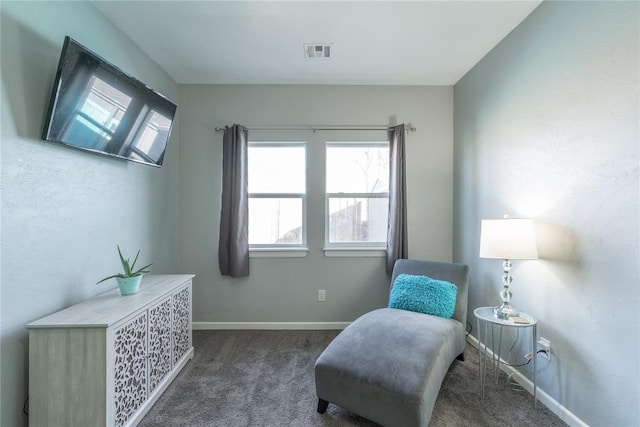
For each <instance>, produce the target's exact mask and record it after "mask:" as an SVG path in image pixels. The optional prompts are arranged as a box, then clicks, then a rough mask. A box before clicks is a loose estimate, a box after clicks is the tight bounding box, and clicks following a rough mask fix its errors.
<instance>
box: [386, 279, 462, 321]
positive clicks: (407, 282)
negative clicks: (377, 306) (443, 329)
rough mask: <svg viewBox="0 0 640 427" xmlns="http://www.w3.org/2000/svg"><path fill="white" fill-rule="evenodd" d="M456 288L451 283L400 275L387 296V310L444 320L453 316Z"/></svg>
mask: <svg viewBox="0 0 640 427" xmlns="http://www.w3.org/2000/svg"><path fill="white" fill-rule="evenodd" d="M457 295H458V288H457V287H456V285H454V284H453V283H449V282H446V281H444V280H436V279H432V278H431V277H427V276H416V275H412V274H400V275H398V277H396V280H395V281H394V282H393V287H392V288H391V294H390V295H389V308H400V309H402V310H409V311H416V312H418V313H425V314H432V315H434V316H440V317H444V318H446V319H449V318H451V316H453V312H454V310H455V308H456V297H457Z"/></svg>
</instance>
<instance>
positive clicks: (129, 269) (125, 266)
mask: <svg viewBox="0 0 640 427" xmlns="http://www.w3.org/2000/svg"><path fill="white" fill-rule="evenodd" d="M116 247H117V248H118V255H119V256H120V264H122V270H123V271H124V272H123V273H118V274H113V275H111V276H109V277H105V278H104V279H102V280H100V281H99V282H97V283H96V285H97V284H99V283H102V282H104V281H105V280H109V279H113V278H115V277H122V278H125V277H133V276H139V275H141V274H143V273H149V271H150V270H148V268H149V267H151V266H152V265H153V264H147V265H145V266H144V267H142V268H139V269H138V270H136V271H133V269H134V267H135V265H136V262H137V261H138V257H139V256H140V249H138V253H137V254H136V257H135V259H134V260H133V263H132V264H130V263H129V258H125V257H124V255H122V251H121V250H120V245H116Z"/></svg>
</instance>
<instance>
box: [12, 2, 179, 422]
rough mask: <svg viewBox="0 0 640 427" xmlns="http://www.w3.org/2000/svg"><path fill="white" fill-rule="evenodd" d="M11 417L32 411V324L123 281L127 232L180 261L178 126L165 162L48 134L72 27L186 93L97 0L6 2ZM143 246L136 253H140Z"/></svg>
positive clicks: (167, 260)
mask: <svg viewBox="0 0 640 427" xmlns="http://www.w3.org/2000/svg"><path fill="white" fill-rule="evenodd" d="M1 7H2V10H1V14H2V18H1V27H2V34H1V36H2V44H1V52H2V93H1V95H2V98H1V100H2V104H1V120H2V147H1V148H2V149H1V153H2V154H1V161H2V175H1V177H2V183H1V184H2V185H1V187H2V207H1V209H0V215H1V218H2V251H1V253H0V255H1V260H2V262H1V265H2V266H1V272H2V276H1V278H2V283H1V285H2V287H1V289H2V292H1V310H2V311H1V316H2V335H1V355H0V356H1V359H2V367H1V372H0V379H1V384H0V386H1V392H2V396H1V398H0V401H1V402H2V403H1V412H2V413H1V418H0V424H1V425H3V426H18V425H22V424H23V423H24V422H26V417H24V416H23V415H22V405H23V403H24V401H25V398H26V397H27V382H28V372H27V357H28V354H27V352H28V346H27V330H26V328H25V325H26V324H27V323H29V322H31V321H33V320H35V319H37V318H39V317H42V316H44V315H46V314H49V313H52V312H54V311H57V310H60V309H62V308H64V307H67V306H69V305H72V304H74V303H76V302H79V301H81V300H83V299H85V298H87V297H90V296H92V295H94V294H97V293H101V292H104V291H106V290H108V289H110V288H112V287H114V286H115V283H114V282H113V281H112V282H111V283H109V282H105V283H103V284H101V285H98V286H96V284H95V283H96V281H97V280H99V279H100V278H102V277H104V276H107V275H109V274H111V273H115V272H117V271H119V269H120V267H119V261H118V258H117V253H116V244H120V245H121V246H122V248H123V249H124V250H125V251H127V252H129V253H133V252H135V251H136V250H137V249H141V250H142V255H141V258H142V259H141V260H142V261H149V262H153V263H154V266H153V271H154V272H156V273H167V272H176V271H177V253H176V250H177V239H176V232H177V182H178V178H177V166H178V159H177V157H178V156H177V152H178V144H177V142H178V139H177V134H178V132H177V130H176V132H175V133H174V134H173V137H172V141H171V142H170V144H169V151H168V153H167V155H166V159H165V166H163V167H162V168H161V169H156V168H152V167H149V166H144V165H139V164H134V163H129V162H124V161H119V160H115V159H110V158H106V157H101V156H97V155H92V154H88V153H83V152H80V151H76V150H71V149H66V148H64V147H61V146H56V145H53V144H51V143H46V142H44V141H41V140H40V134H41V130H42V125H43V120H44V114H45V109H46V107H47V104H48V101H49V95H50V91H51V85H52V83H53V78H54V76H55V71H56V67H57V64H58V57H59V55H60V50H61V48H62V42H63V39H64V36H65V35H70V36H71V37H73V38H75V39H76V40H78V41H80V42H81V43H83V44H85V45H86V46H88V47H89V48H91V49H92V50H94V51H96V52H98V53H99V54H101V55H102V56H104V57H105V58H108V59H109V60H111V61H112V62H114V63H115V64H117V65H118V66H120V67H121V68H122V69H124V70H125V71H127V72H128V73H130V74H132V75H134V76H136V77H138V78H139V79H140V80H143V81H145V82H146V83H147V84H148V85H149V86H151V87H153V88H155V89H157V90H159V91H160V92H163V93H164V94H165V95H166V96H168V97H169V98H171V99H173V100H174V101H177V100H178V99H177V98H178V86H177V85H176V84H175V83H174V82H173V81H172V80H171V79H170V78H169V77H168V76H167V74H166V73H164V72H163V71H162V70H161V69H160V68H158V66H157V65H156V64H155V63H154V62H152V61H151V60H150V59H149V58H148V57H147V56H146V55H145V54H144V53H143V52H141V51H140V49H138V48H137V47H136V46H135V45H134V44H133V43H132V42H131V41H130V40H129V39H128V38H126V37H125V36H123V35H122V34H121V33H120V32H119V31H118V30H117V29H116V28H115V27H114V26H113V25H112V24H111V23H110V22H109V21H108V20H106V19H105V18H104V16H103V15H101V14H100V13H98V12H97V11H96V9H95V8H94V7H93V6H92V5H91V4H90V3H87V2H2V5H1ZM132 255H133V254H132Z"/></svg>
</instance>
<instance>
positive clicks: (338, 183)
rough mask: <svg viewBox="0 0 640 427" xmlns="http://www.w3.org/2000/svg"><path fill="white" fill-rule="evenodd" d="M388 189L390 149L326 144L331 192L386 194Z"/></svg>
mask: <svg viewBox="0 0 640 427" xmlns="http://www.w3.org/2000/svg"><path fill="white" fill-rule="evenodd" d="M388 190H389V147H388V146H366V145H359V144H354V145H352V146H344V145H331V144H328V145H327V190H326V191H327V192H328V193H385V192H387V191H388Z"/></svg>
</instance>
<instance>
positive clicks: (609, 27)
mask: <svg viewBox="0 0 640 427" xmlns="http://www.w3.org/2000/svg"><path fill="white" fill-rule="evenodd" d="M639 5H640V4H639V3H637V2H544V3H542V5H541V6H539V7H538V8H537V9H536V10H535V11H534V12H533V13H532V15H530V16H529V17H528V18H527V19H526V20H525V21H524V22H523V23H522V24H521V25H520V26H519V27H518V28H517V29H516V30H514V31H513V32H512V33H511V34H510V35H509V36H508V37H507V38H506V39H505V40H503V41H502V42H501V43H500V44H499V45H498V46H497V47H496V48H495V49H493V51H492V52H491V53H490V54H489V55H487V56H486V57H485V58H484V59H483V60H482V61H481V62H480V63H479V64H478V65H476V67H474V68H473V69H472V70H471V71H470V72H469V73H468V74H467V75H466V76H465V77H464V78H463V79H462V80H461V81H460V82H458V83H457V84H456V85H455V89H454V93H455V95H454V106H455V108H454V110H455V113H454V123H455V131H454V133H455V138H454V141H455V142H454V152H455V154H454V155H455V165H454V168H455V185H454V204H455V225H454V230H455V233H454V236H455V237H454V259H456V260H458V261H462V262H465V263H468V264H469V265H470V266H471V284H470V288H469V298H470V301H469V307H470V315H472V314H471V313H472V309H473V308H475V307H478V306H486V305H495V304H496V303H497V293H498V290H499V288H500V278H499V277H500V274H501V272H500V261H499V260H484V259H482V260H481V259H479V258H478V243H479V236H480V228H479V227H480V221H481V220H482V219H484V218H500V217H501V216H502V215H503V214H505V213H507V214H510V215H511V216H512V217H531V218H533V219H535V220H536V222H537V229H536V231H537V235H538V239H539V242H538V244H539V251H540V255H541V259H540V260H537V261H521V262H514V264H515V266H514V277H515V281H514V286H512V290H513V293H514V298H513V302H514V305H516V306H518V307H519V308H520V309H521V310H524V311H526V312H529V313H531V314H533V315H535V316H537V317H538V319H539V333H540V334H541V335H542V336H544V337H546V338H548V339H550V340H551V348H552V354H553V356H552V360H551V361H550V362H547V361H545V360H544V359H540V364H539V365H540V367H539V371H538V384H539V386H540V387H541V388H542V389H543V390H544V391H545V392H547V393H548V394H549V395H550V396H551V397H552V398H554V399H555V400H557V401H558V402H560V403H561V404H562V405H564V406H565V407H566V408H568V409H569V410H570V411H571V412H573V414H575V415H576V416H577V417H578V418H580V419H581V420H582V421H584V422H586V423H587V424H589V425H593V426H602V425H619V426H632V425H633V426H637V425H640V412H639V409H638V402H639V401H640V393H639V388H640V383H639V382H638V379H639V378H640V372H639V364H638V353H639V351H640V345H639V339H640V334H639V333H638V331H639V330H640V329H639V328H640V322H639V320H640V314H639V313H640V310H639V309H640V304H639V301H640V299H639V292H640V288H639V287H638V283H640V275H639V271H638V270H639V265H638V264H639V263H638V260H639V259H640V258H639V251H638V243H639V218H640V216H639V209H638V202H639V184H638V173H639V153H638V141H639V140H640V138H639V134H638V117H639V111H638V84H639V82H638V76H639V68H638V52H639V37H638V16H639ZM475 333H476V332H475V331H474V335H475ZM521 351H522V353H520V350H516V352H515V353H517V361H518V362H519V361H521V360H522V359H521V357H520V356H521V355H522V354H523V353H524V349H522V350H521ZM525 372H526V373H527V374H528V375H530V374H531V372H530V370H528V371H527V370H525Z"/></svg>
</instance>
